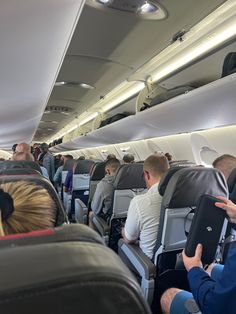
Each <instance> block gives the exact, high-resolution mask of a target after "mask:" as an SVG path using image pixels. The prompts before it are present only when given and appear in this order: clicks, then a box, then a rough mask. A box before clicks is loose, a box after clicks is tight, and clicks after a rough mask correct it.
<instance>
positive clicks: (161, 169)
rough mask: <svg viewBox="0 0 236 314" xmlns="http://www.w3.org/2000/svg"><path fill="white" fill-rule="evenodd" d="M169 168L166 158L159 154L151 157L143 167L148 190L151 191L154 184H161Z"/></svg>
mask: <svg viewBox="0 0 236 314" xmlns="http://www.w3.org/2000/svg"><path fill="white" fill-rule="evenodd" d="M169 167H170V166H169V162H168V160H167V158H166V157H165V156H163V155H157V154H155V155H151V156H149V157H148V158H147V159H146V160H145V161H144V165H143V174H144V180H145V182H146V185H147V188H148V189H149V188H150V187H152V186H153V185H154V184H156V183H158V182H160V180H161V177H162V176H163V175H164V174H165V173H166V171H167V170H168V169H169Z"/></svg>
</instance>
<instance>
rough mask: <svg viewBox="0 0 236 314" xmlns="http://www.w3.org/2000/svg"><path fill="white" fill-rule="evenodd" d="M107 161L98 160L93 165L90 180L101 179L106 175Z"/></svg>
mask: <svg viewBox="0 0 236 314" xmlns="http://www.w3.org/2000/svg"><path fill="white" fill-rule="evenodd" d="M105 165H106V163H105V162H98V163H96V164H95V165H94V166H93V170H92V173H91V176H90V181H99V180H102V178H104V177H105Z"/></svg>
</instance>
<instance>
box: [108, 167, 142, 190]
mask: <svg viewBox="0 0 236 314" xmlns="http://www.w3.org/2000/svg"><path fill="white" fill-rule="evenodd" d="M114 188H115V189H116V190H125V189H142V188H146V183H145V181H144V178H143V164H137V163H134V164H126V165H122V166H121V167H120V168H119V169H118V171H117V174H116V177H115V182H114Z"/></svg>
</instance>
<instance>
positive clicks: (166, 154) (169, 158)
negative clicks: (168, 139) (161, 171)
mask: <svg viewBox="0 0 236 314" xmlns="http://www.w3.org/2000/svg"><path fill="white" fill-rule="evenodd" d="M165 156H166V158H167V160H168V161H169V162H170V161H172V155H171V154H169V153H165Z"/></svg>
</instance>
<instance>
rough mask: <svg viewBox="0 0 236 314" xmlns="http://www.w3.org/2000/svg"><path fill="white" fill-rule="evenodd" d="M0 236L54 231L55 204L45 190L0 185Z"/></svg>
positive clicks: (15, 184) (22, 184) (25, 185)
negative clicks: (42, 230)
mask: <svg viewBox="0 0 236 314" xmlns="http://www.w3.org/2000/svg"><path fill="white" fill-rule="evenodd" d="M0 210H1V217H0V235H1V236H4V235H8V234H13V233H24V232H30V231H34V230H40V229H47V228H52V227H54V224H55V217H56V204H55V203H54V201H53V199H52V198H51V196H50V195H49V194H48V192H47V190H46V189H44V188H43V187H42V186H39V185H35V184H34V183H32V182H30V183H29V182H27V181H24V180H22V181H18V182H10V183H3V184H0Z"/></svg>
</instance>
